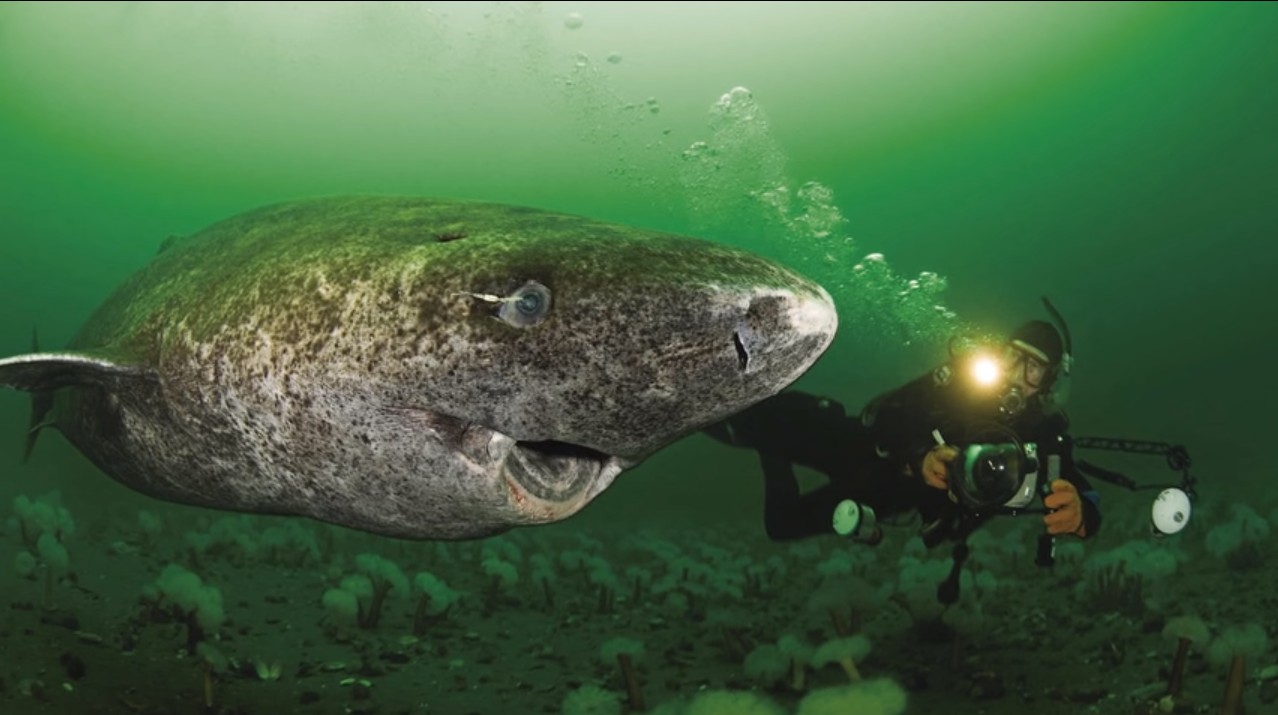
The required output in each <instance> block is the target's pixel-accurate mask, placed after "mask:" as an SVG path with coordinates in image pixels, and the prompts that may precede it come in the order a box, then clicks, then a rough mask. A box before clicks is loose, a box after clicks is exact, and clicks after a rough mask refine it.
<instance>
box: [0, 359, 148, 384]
mask: <svg viewBox="0 0 1278 715" xmlns="http://www.w3.org/2000/svg"><path fill="white" fill-rule="evenodd" d="M153 376H154V372H153V371H152V370H151V368H149V367H146V366H143V365H138V364H134V363H130V362H127V361H124V360H120V359H119V357H118V356H111V355H108V354H105V353H97V352H60V353H29V354H26V355H16V356H14V357H11V358H5V359H3V360H0V385H3V386H5V387H11V388H14V389H16V390H26V391H27V392H52V391H53V390H57V389H59V388H63V387H94V386H96V387H108V388H111V387H116V386H118V385H120V384H121V383H124V382H128V381H131V380H136V379H153Z"/></svg>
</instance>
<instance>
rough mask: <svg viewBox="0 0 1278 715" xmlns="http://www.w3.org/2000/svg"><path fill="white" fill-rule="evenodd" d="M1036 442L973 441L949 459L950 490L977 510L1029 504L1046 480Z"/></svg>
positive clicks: (966, 505) (1011, 508)
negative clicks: (1041, 477)
mask: <svg viewBox="0 0 1278 715" xmlns="http://www.w3.org/2000/svg"><path fill="white" fill-rule="evenodd" d="M1041 471H1042V470H1041V465H1040V461H1039V453H1038V445H1036V444H1034V443H1033V442H1026V443H1020V442H1016V441H1007V442H973V443H970V444H968V445H967V446H965V447H963V448H962V449H961V450H960V451H959V457H958V458H957V459H955V460H954V461H952V462H950V475H949V484H950V490H951V491H952V492H953V493H954V496H955V497H956V498H957V499H958V501H959V503H960V504H962V505H963V506H965V507H967V508H968V509H971V510H972V511H975V512H981V511H987V510H990V509H999V510H1019V509H1024V508H1025V507H1027V506H1029V505H1030V504H1031V503H1033V501H1034V497H1035V496H1036V495H1037V494H1038V493H1039V490H1040V488H1041V485H1042V484H1044V483H1045V482H1044V481H1043V480H1042V479H1040V472H1041Z"/></svg>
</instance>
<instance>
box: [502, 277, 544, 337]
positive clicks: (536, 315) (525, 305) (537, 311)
mask: <svg viewBox="0 0 1278 715" xmlns="http://www.w3.org/2000/svg"><path fill="white" fill-rule="evenodd" d="M549 313H550V289H549V288H547V287H546V286H544V285H542V284H540V283H538V282H536V281H528V282H527V283H525V284H524V285H523V286H522V287H520V289H519V290H517V291H515V292H514V293H513V294H511V295H510V296H509V297H507V298H506V300H505V301H503V302H502V305H501V308H500V309H498V311H497V317H498V318H501V319H502V320H504V321H505V322H507V323H509V324H510V325H513V326H515V327H517V328H527V327H530V326H533V325H536V324H537V323H540V322H541V321H542V320H545V318H546V316H547V315H548V314H549Z"/></svg>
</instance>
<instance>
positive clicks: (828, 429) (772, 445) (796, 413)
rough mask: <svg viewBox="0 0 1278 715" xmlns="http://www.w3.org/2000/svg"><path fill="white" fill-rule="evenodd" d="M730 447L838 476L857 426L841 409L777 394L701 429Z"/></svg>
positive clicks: (822, 400) (795, 394)
mask: <svg viewBox="0 0 1278 715" xmlns="http://www.w3.org/2000/svg"><path fill="white" fill-rule="evenodd" d="M703 431H704V432H705V433H706V434H708V435H710V436H711V437H713V438H714V439H716V440H718V441H720V442H723V443H725V444H730V445H733V446H736V447H747V448H750V449H757V450H759V453H760V455H762V454H763V453H764V452H769V453H771V454H773V455H775V456H776V457H777V458H785V459H789V460H790V461H792V462H794V463H796V464H801V465H803V466H805V467H809V468H811V469H815V470H817V471H820V472H824V473H826V474H837V473H839V472H841V471H842V470H843V469H844V468H845V466H844V465H846V464H847V463H848V462H849V461H850V460H851V459H853V456H852V452H853V450H855V449H856V446H857V445H858V444H859V443H860V442H861V441H863V440H858V439H857V437H858V436H859V434H860V432H861V431H862V428H861V423H860V422H859V421H858V420H855V419H849V418H848V417H847V413H846V411H845V410H844V408H843V405H842V404H840V403H839V402H838V401H836V400H831V399H829V398H826V397H821V396H820V395H813V394H809V393H806V392H799V391H797V390H794V391H788V392H782V393H780V394H778V395H775V396H773V397H770V398H768V399H766V400H764V401H762V402H759V403H757V404H755V405H752V406H750V407H747V408H746V409H745V410H742V411H741V412H738V413H737V414H735V415H732V416H731V417H728V418H727V419H725V420H723V421H721V422H718V423H715V424H713V425H710V426H708V427H706V428H705V429H704V430H703Z"/></svg>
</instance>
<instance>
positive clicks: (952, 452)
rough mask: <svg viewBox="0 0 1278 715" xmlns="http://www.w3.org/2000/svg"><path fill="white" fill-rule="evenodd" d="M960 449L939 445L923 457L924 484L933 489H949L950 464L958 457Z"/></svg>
mask: <svg viewBox="0 0 1278 715" xmlns="http://www.w3.org/2000/svg"><path fill="white" fill-rule="evenodd" d="M958 453H959V452H958V449H957V448H955V447H951V446H950V445H948V444H939V445H937V446H935V447H933V448H932V449H931V450H930V451H929V452H928V453H927V454H926V455H924V456H923V483H924V484H926V485H928V486H929V487H932V488H933V489H949V487H950V468H949V465H950V462H953V461H954V459H955V458H956V457H958Z"/></svg>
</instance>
